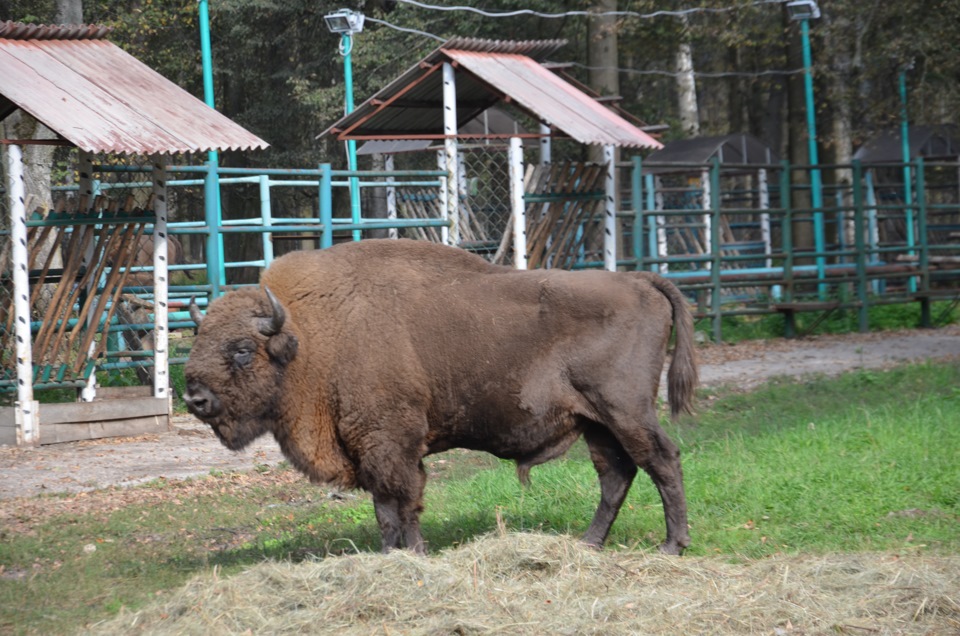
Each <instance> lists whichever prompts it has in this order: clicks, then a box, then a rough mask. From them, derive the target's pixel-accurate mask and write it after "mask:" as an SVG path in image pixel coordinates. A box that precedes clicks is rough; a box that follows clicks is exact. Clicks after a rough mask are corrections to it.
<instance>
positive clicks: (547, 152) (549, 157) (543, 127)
mask: <svg viewBox="0 0 960 636" xmlns="http://www.w3.org/2000/svg"><path fill="white" fill-rule="evenodd" d="M540 134H541V135H543V136H542V137H540V165H546V164H548V163H550V162H551V161H553V145H552V140H551V138H550V126H548V125H547V124H544V123H543V122H540Z"/></svg>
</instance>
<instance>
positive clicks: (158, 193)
mask: <svg viewBox="0 0 960 636" xmlns="http://www.w3.org/2000/svg"><path fill="white" fill-rule="evenodd" d="M152 180H153V210H154V215H155V218H154V221H153V334H154V338H153V339H154V342H153V397H156V398H167V397H169V395H168V393H167V391H168V389H169V387H170V368H169V364H168V363H169V349H168V347H169V344H170V333H169V330H168V329H167V327H168V320H169V311H168V298H167V295H168V291H169V282H170V270H169V267H168V265H169V260H168V258H167V257H168V253H169V241H168V240H167V171H166V169H165V168H164V166H163V157H161V156H159V155H156V156H154V157H153V174H152Z"/></svg>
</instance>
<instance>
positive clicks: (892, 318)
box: [696, 301, 960, 343]
mask: <svg viewBox="0 0 960 636" xmlns="http://www.w3.org/2000/svg"><path fill="white" fill-rule="evenodd" d="M821 313H822V312H818V311H812V312H805V313H798V314H797V329H798V330H799V332H800V333H801V334H804V335H812V334H844V333H856V332H857V331H859V328H860V319H859V315H858V311H857V310H855V309H841V310H836V311H833V312H831V313H830V315H828V316H827V317H826V318H824V319H823V320H822V321H821V322H820V323H819V324H817V325H816V326H815V328H814V329H813V330H812V331H811V330H810V327H812V326H814V323H815V321H817V320H818V319H820V318H821V315H820V314H821ZM930 313H931V315H932V317H933V322H934V325H933V326H943V325H949V324H953V323H956V322H957V321H960V308H958V307H957V306H956V305H955V304H954V303H953V302H951V301H937V302H934V303H932V305H931V312H930ZM867 314H868V324H869V327H870V331H891V330H896V329H913V328H916V327H919V326H920V304H919V303H915V302H909V303H902V304H889V305H871V306H870V307H869V309H868V311H867ZM720 325H721V331H722V333H723V341H724V342H728V343H736V342H742V341H744V340H764V339H768V338H780V337H783V336H784V334H785V333H786V322H785V320H784V317H783V316H782V315H780V314H763V315H750V316H723V317H722V318H721V320H720ZM696 330H697V331H699V332H701V333H703V334H704V335H705V336H706V337H707V338H708V339H710V338H712V337H713V322H712V321H711V320H710V319H708V318H703V319H701V320H699V321H697V323H696Z"/></svg>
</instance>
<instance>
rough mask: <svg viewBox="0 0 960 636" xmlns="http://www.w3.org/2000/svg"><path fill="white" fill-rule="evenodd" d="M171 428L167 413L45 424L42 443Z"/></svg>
mask: <svg viewBox="0 0 960 636" xmlns="http://www.w3.org/2000/svg"><path fill="white" fill-rule="evenodd" d="M168 430H169V419H168V418H167V416H166V415H152V416H146V417H134V418H129V419H123V420H113V421H106V422H86V423H82V424H75V423H71V424H67V423H60V424H43V423H41V425H40V443H41V444H60V443H63V442H78V441H82V440H89V439H101V438H104V437H132V436H135V435H146V434H148V433H164V432H166V431H168Z"/></svg>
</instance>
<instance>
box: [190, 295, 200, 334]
mask: <svg viewBox="0 0 960 636" xmlns="http://www.w3.org/2000/svg"><path fill="white" fill-rule="evenodd" d="M189 309H190V320H192V321H193V322H195V323H197V326H198V327H199V326H200V323H201V322H203V314H202V313H200V308H199V307H197V297H196V296H191V297H190V305H189Z"/></svg>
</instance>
